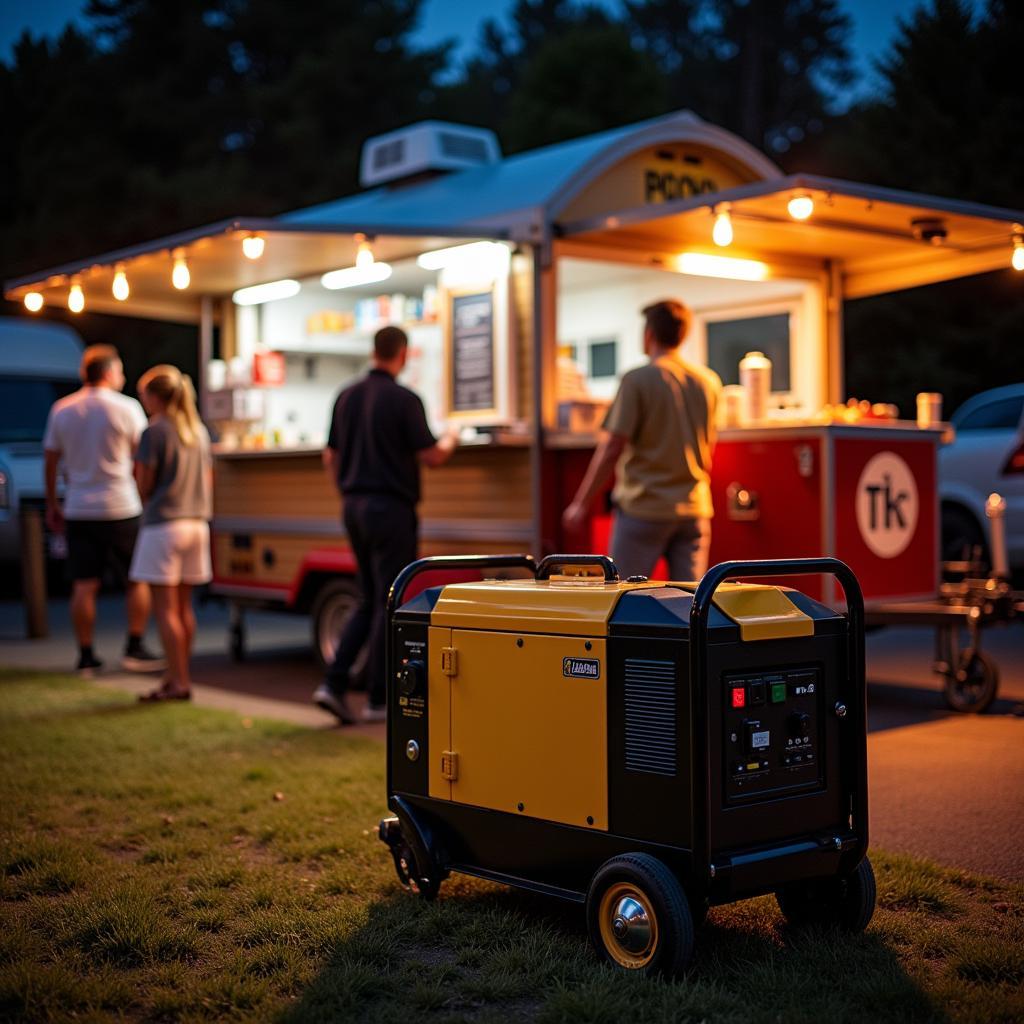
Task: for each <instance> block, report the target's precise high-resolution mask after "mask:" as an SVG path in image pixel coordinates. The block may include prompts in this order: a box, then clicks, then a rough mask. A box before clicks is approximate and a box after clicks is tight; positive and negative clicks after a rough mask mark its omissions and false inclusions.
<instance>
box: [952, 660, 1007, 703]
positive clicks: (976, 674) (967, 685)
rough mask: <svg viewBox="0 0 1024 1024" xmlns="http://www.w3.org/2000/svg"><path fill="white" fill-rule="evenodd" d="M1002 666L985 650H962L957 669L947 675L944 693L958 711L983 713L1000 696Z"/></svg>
mask: <svg viewBox="0 0 1024 1024" xmlns="http://www.w3.org/2000/svg"><path fill="white" fill-rule="evenodd" d="M998 691H999V667H998V666H997V665H996V663H995V662H994V661H993V660H992V659H991V658H990V657H989V656H988V655H987V654H983V653H982V652H981V651H970V650H967V651H962V652H961V654H960V661H959V664H958V666H957V668H956V671H955V672H950V673H949V674H948V675H947V676H946V683H945V686H944V687H943V691H942V692H943V695H944V696H945V698H946V703H947V704H948V705H949V707H951V708H952V709H953V710H954V711H966V712H970V713H972V714H980V713H981V712H982V711H984V710H985V709H986V708H987V707H988V706H989V705H990V704H991V703H992V701H994V700H995V699H996V693H997V692H998Z"/></svg>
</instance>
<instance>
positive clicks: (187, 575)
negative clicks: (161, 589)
mask: <svg viewBox="0 0 1024 1024" xmlns="http://www.w3.org/2000/svg"><path fill="white" fill-rule="evenodd" d="M128 575H129V577H130V578H131V579H132V580H134V581H135V582H136V583H159V584H163V585H165V586H170V587H173V586H177V584H179V583H189V584H192V585H194V586H195V585H198V584H200V583H209V582H210V579H211V578H212V576H213V568H212V566H211V564H210V526H209V524H208V523H207V522H206V521H205V520H203V519H172V520H170V521H169V522H166V523H156V524H153V525H144V526H143V527H142V528H141V529H140V530H139V539H138V540H137V541H136V542H135V554H134V555H133V556H132V567H131V569H130V571H129V573H128Z"/></svg>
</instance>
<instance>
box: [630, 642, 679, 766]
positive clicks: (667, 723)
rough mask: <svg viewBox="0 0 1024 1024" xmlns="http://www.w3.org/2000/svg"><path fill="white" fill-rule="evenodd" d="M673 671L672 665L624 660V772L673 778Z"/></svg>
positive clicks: (674, 698) (673, 665) (674, 720)
mask: <svg viewBox="0 0 1024 1024" xmlns="http://www.w3.org/2000/svg"><path fill="white" fill-rule="evenodd" d="M675 679H676V667H675V663H674V662H671V661H652V660H650V659H647V658H626V663H625V703H626V709H625V710H626V715H625V718H626V768H627V770H628V771H631V772H650V773H651V774H654V775H675V774H676V686H675Z"/></svg>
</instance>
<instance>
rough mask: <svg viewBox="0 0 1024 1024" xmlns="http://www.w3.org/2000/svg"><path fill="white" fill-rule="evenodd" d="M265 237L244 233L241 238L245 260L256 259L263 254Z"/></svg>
mask: <svg viewBox="0 0 1024 1024" xmlns="http://www.w3.org/2000/svg"><path fill="white" fill-rule="evenodd" d="M266 244H267V243H266V239H264V237H263V236H262V235H246V236H245V238H243V239H242V255H243V256H245V258H246V259H247V260H258V259H259V258H260V257H261V256H262V255H263V249H264V247H265V246H266Z"/></svg>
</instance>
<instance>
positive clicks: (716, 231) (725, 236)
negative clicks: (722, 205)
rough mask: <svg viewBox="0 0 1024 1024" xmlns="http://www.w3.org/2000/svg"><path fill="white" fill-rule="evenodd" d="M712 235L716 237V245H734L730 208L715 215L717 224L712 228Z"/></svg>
mask: <svg viewBox="0 0 1024 1024" xmlns="http://www.w3.org/2000/svg"><path fill="white" fill-rule="evenodd" d="M711 237H712V238H713V239H714V242H715V245H720V246H722V247H723V248H724V247H725V246H727V245H732V218H731V217H730V216H729V211H728V210H722V212H721V213H719V214H717V215H716V216H715V226H714V227H713V228H712V229H711Z"/></svg>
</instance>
